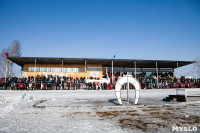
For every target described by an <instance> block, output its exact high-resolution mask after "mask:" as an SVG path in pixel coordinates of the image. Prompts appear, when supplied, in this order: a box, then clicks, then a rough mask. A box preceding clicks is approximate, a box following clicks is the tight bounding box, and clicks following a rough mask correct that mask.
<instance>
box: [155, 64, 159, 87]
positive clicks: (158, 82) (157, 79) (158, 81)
mask: <svg viewBox="0 0 200 133" xmlns="http://www.w3.org/2000/svg"><path fill="white" fill-rule="evenodd" d="M156 72H157V88H158V89H159V81H158V62H157V61H156Z"/></svg>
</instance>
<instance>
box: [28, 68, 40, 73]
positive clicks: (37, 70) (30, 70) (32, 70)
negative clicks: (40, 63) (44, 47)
mask: <svg viewBox="0 0 200 133" xmlns="http://www.w3.org/2000/svg"><path fill="white" fill-rule="evenodd" d="M35 68H36V69H35ZM34 70H35V71H36V72H39V71H40V68H39V67H28V71H29V72H34Z"/></svg>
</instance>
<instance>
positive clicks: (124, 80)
mask: <svg viewBox="0 0 200 133" xmlns="http://www.w3.org/2000/svg"><path fill="white" fill-rule="evenodd" d="M126 83H130V84H132V85H133V86H134V87H135V102H134V104H137V103H138V100H139V98H140V89H141V87H140V84H139V82H138V81H137V80H136V79H135V78H133V77H132V76H124V77H122V78H120V79H119V80H118V81H117V83H116V85H115V94H116V97H117V100H118V102H119V104H122V99H121V87H122V85H124V84H126ZM128 89H129V88H128Z"/></svg>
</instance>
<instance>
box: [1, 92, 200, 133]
mask: <svg viewBox="0 0 200 133" xmlns="http://www.w3.org/2000/svg"><path fill="white" fill-rule="evenodd" d="M121 94H122V98H123V99H124V102H126V96H127V95H126V94H127V92H126V91H125V90H123V91H122V92H121ZM169 94H176V91H175V90H174V89H165V90H162V89H159V90H142V91H141V97H140V99H139V104H138V105H131V104H130V105H123V106H121V105H118V102H117V100H116V97H115V91H114V90H95V91H93V90H74V91H67V90H65V91H64V90H63V91H61V90H60V91H58V90H56V91H0V132H19V133H21V132H52V133H53V132H76V133H77V132H81V133H82V132H87V133H88V132H101V133H102V132H119V133H121V132H171V131H172V126H179V127H194V126H195V127H198V132H200V102H198V101H197V102H190V103H176V102H175V103H167V102H164V101H162V99H163V98H165V97H167V96H168V95H169ZM130 98H131V101H134V91H133V90H131V91H130Z"/></svg>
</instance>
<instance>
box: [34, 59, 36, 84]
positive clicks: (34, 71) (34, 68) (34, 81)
mask: <svg viewBox="0 0 200 133" xmlns="http://www.w3.org/2000/svg"><path fill="white" fill-rule="evenodd" d="M35 71H36V59H35V68H34V83H35Z"/></svg>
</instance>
